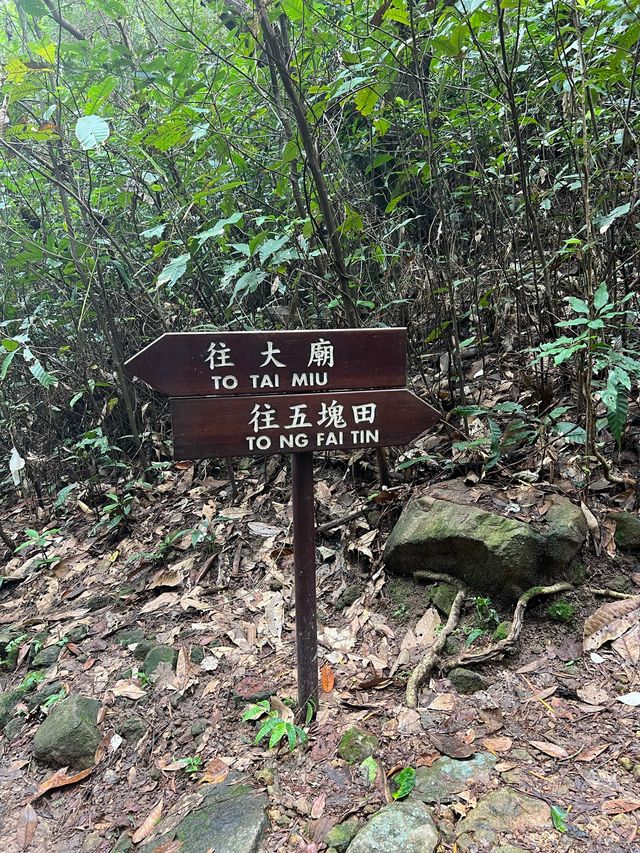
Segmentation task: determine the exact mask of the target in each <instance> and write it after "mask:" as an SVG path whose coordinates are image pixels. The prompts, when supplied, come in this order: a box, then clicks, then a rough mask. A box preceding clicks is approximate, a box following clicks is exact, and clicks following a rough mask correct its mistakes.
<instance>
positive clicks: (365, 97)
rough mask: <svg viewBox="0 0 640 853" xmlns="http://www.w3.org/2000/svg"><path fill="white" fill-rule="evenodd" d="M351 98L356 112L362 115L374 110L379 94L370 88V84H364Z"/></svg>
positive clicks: (369, 113)
mask: <svg viewBox="0 0 640 853" xmlns="http://www.w3.org/2000/svg"><path fill="white" fill-rule="evenodd" d="M353 100H354V102H355V105H356V109H357V110H358V112H359V113H361V114H362V115H363V116H368V115H371V113H372V112H373V111H374V109H375V106H376V104H377V103H378V100H379V95H378V93H377V92H376V91H375V89H372V88H371V87H370V86H365V88H364V89H360V91H359V92H356V94H355V95H354V97H353Z"/></svg>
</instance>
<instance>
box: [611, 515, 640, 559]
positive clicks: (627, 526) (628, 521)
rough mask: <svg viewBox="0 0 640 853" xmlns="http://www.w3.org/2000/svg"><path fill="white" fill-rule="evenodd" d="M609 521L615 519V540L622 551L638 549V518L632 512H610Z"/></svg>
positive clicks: (639, 549)
mask: <svg viewBox="0 0 640 853" xmlns="http://www.w3.org/2000/svg"><path fill="white" fill-rule="evenodd" d="M607 519H608V520H609V521H615V523H616V532H615V541H616V545H617V546H618V548H620V549H621V550H622V551H640V518H638V516H637V515H635V513H633V512H626V511H624V512H610V513H609V514H608V516H607Z"/></svg>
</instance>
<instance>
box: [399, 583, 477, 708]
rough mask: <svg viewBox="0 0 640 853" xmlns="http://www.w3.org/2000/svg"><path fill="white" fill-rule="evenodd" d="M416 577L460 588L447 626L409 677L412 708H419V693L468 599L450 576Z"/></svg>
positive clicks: (461, 587)
mask: <svg viewBox="0 0 640 853" xmlns="http://www.w3.org/2000/svg"><path fill="white" fill-rule="evenodd" d="M414 577H420V578H421V579H427V580H436V581H442V580H444V581H446V582H447V583H453V584H456V585H457V586H458V587H460V588H459V590H458V593H457V595H456V597H455V599H454V601H453V604H452V605H451V610H450V611H449V618H448V619H447V624H446V625H445V626H444V628H443V629H442V631H441V632H440V633H439V634H438V636H437V637H436V639H435V641H434V643H433V645H432V646H431V648H430V649H429V650H428V651H427V653H426V654H425V656H424V657H423V658H422V660H421V661H420V663H419V664H418V665H417V666H416V668H415V669H414V670H413V672H412V673H411V675H410V677H409V681H408V682H407V692H406V701H407V705H408V706H409V707H410V708H415V707H417V705H418V693H419V691H420V688H421V686H422V685H423V683H424V682H425V680H426V678H427V677H428V675H429V673H430V672H431V670H432V669H433V667H434V665H435V663H436V661H437V660H438V658H439V657H440V653H441V652H442V650H443V649H444V646H445V643H446V642H447V637H448V636H449V635H450V634H451V633H452V632H453V631H455V629H456V627H457V625H458V622H459V620H460V612H461V611H462V605H463V604H464V600H465V598H466V597H467V590H466V588H465V587H463V586H461V584H460V581H459V580H457V579H456V578H453V577H450V576H449V575H441V574H434V573H431V572H416V574H415V575H414Z"/></svg>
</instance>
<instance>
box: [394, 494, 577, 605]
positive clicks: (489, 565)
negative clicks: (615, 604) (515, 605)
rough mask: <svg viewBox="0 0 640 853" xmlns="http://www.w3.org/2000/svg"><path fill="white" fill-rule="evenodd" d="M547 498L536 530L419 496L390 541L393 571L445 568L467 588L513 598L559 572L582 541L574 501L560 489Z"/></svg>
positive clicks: (481, 511)
mask: <svg viewBox="0 0 640 853" xmlns="http://www.w3.org/2000/svg"><path fill="white" fill-rule="evenodd" d="M552 500H553V506H552V507H551V508H550V509H549V510H548V512H547V514H546V516H545V525H544V527H541V529H540V530H535V529H534V528H533V527H532V526H531V525H530V524H527V523H526V522H523V521H518V520H517V519H513V518H505V517H504V516H502V515H499V514H497V513H495V512H490V511H488V510H485V509H481V508H479V507H477V506H467V505H463V504H456V503H452V502H450V501H446V500H438V499H433V498H429V497H420V498H416V499H414V500H412V501H410V502H409V504H408V505H407V506H406V508H405V510H404V511H403V513H402V515H401V516H400V519H399V520H398V522H397V524H396V526H395V527H394V529H393V531H392V532H391V535H390V536H389V539H388V540H387V544H386V547H385V552H384V558H385V562H386V564H387V567H388V569H389V570H390V571H391V572H395V573H396V574H404V575H412V574H413V572H415V571H418V570H420V569H429V570H430V571H443V572H447V573H448V574H450V575H453V576H454V577H457V578H460V579H461V580H463V581H465V582H466V583H467V584H468V585H469V586H470V587H472V588H475V589H481V590H483V591H486V592H488V593H491V594H494V595H496V596H505V597H509V598H515V597H517V596H519V595H520V594H521V593H522V592H523V591H524V590H526V589H529V588H530V587H532V586H535V585H536V584H538V583H540V582H541V581H544V580H546V579H552V578H556V577H558V576H561V575H563V574H564V573H565V572H566V571H567V570H568V569H569V567H570V564H571V562H572V560H574V559H575V557H576V556H577V555H578V553H579V551H580V548H581V547H582V545H583V543H584V540H585V536H586V531H587V524H586V521H585V519H584V516H583V514H582V512H581V511H580V509H579V507H574V505H573V504H572V503H571V502H570V501H569V499H568V498H565V497H564V496H553V498H552Z"/></svg>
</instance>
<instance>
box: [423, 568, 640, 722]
mask: <svg viewBox="0 0 640 853" xmlns="http://www.w3.org/2000/svg"><path fill="white" fill-rule="evenodd" d="M413 577H414V579H415V580H423V581H431V582H435V583H442V582H444V583H449V584H452V585H453V586H457V587H458V588H459V591H458V594H457V595H456V597H455V600H454V602H453V605H452V606H451V610H450V612H449V618H448V619H447V623H446V625H445V626H444V628H443V629H442V631H441V632H440V633H439V634H438V636H437V638H436V640H435V642H434V643H433V644H432V645H431V647H430V648H429V649H428V650H427V652H426V653H425V655H424V657H423V658H422V660H421V661H420V663H419V664H418V665H417V666H416V668H415V669H414V670H413V672H412V673H411V676H410V678H409V681H408V682H407V692H406V701H407V705H408V706H409V707H410V708H415V707H417V704H418V693H419V691H420V688H421V687H422V685H423V684H424V682H425V681H426V679H427V677H428V676H429V673H430V672H431V670H432V669H433V668H434V667H435V666H436V664H437V663H438V659H439V658H440V654H441V652H442V650H443V649H444V647H445V644H446V642H447V637H449V636H450V634H452V633H453V631H454V630H455V629H456V627H457V625H458V622H459V621H460V613H461V611H462V605H463V604H464V600H465V598H466V595H467V590H466V587H464V586H463V585H462V583H461V581H460V580H459V579H458V578H454V577H453V576H452V575H447V574H443V573H441V572H427V571H418V572H414V573H413ZM577 589H582V590H583V591H585V592H590V593H591V594H592V595H599V596H604V597H606V598H618V599H625V598H633V597H634V596H633V595H630V594H628V593H624V592H616V591H615V590H613V589H599V588H596V587H590V586H583V587H576V586H574V584H572V583H568V582H565V581H561V582H559V583H555V584H552V585H551V586H534V587H531V589H528V590H527V591H526V592H524V593H523V594H522V595H521V596H520V598H519V599H518V601H517V602H516V606H515V610H514V612H513V618H512V620H511V625H510V626H509V631H508V632H507V636H506V637H505V638H504V639H503V640H498V641H497V642H495V643H492V644H491V645H490V646H486V647H485V648H483V649H477V650H473V649H467V650H465V651H464V652H461V653H460V654H459V655H456V656H455V657H452V658H448V659H447V660H445V661H443V662H441V663H440V668H441V669H443V670H445V671H448V670H450V669H454V668H455V667H456V666H466V665H468V664H474V663H486V662H487V661H489V660H500V659H501V658H503V657H504V656H505V655H506V654H508V653H509V652H512V651H513V650H514V649H515V647H516V645H517V643H518V639H519V638H520V632H521V631H522V624H523V621H524V612H525V610H526V609H527V605H528V604H529V602H530V601H531V599H533V598H538V597H539V596H541V595H555V594H556V593H558V592H569V591H571V592H573V591H575V590H577Z"/></svg>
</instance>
